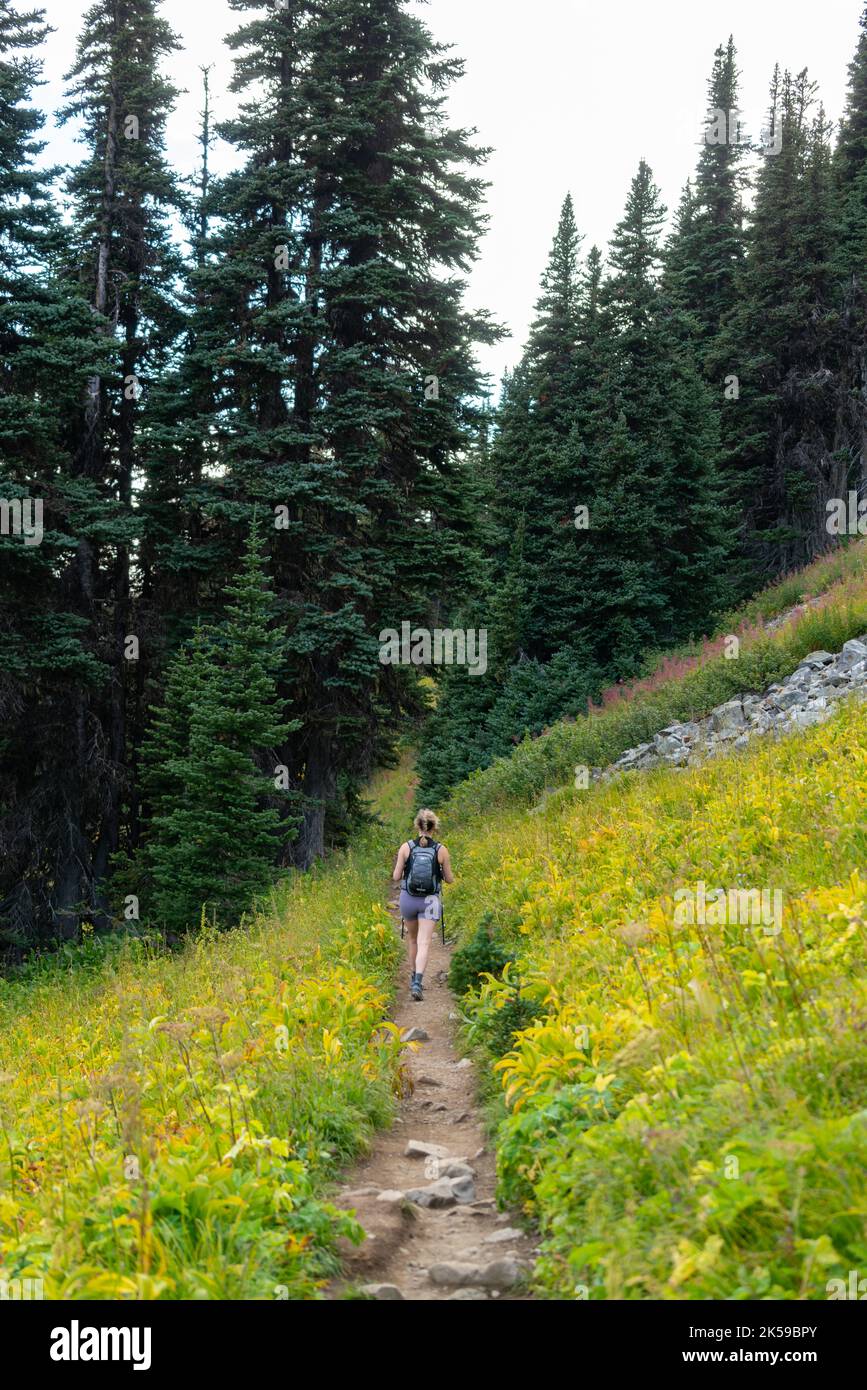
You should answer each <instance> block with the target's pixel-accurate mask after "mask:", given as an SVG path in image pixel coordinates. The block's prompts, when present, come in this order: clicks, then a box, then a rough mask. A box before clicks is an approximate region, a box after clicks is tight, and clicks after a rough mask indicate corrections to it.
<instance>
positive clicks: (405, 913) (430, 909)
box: [400, 888, 442, 922]
mask: <svg viewBox="0 0 867 1390" xmlns="http://www.w3.org/2000/svg"><path fill="white" fill-rule="evenodd" d="M400 915H401V917H403V919H404V921H406V922H414V921H415V920H416V918H417V917H424V918H425V920H426V921H428V922H438V921H439V919H440V917H441V915H442V903H441V902H440V900H439V895H438V894H437V893H431V894H430V896H429V897H427V898H418V897H416V895H415V894H414V893H407V891H406V889H405V888H401V890H400Z"/></svg>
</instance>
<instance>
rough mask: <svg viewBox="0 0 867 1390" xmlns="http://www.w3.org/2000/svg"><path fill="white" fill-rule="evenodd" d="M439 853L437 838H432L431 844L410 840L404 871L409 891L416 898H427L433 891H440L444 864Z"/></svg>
mask: <svg viewBox="0 0 867 1390" xmlns="http://www.w3.org/2000/svg"><path fill="white" fill-rule="evenodd" d="M438 853H439V845H438V843H437V841H436V840H431V842H430V844H429V845H423V844H421V843H420V842H419V841H418V840H410V842H409V856H408V858H407V861H406V869H405V872H404V883H405V884H406V891H407V893H411V894H412V895H413V897H415V898H427V897H430V895H431V893H438V892H439V887H440V883H441V881H442V866H441V865H440V862H439V860H438V859H437V854H438Z"/></svg>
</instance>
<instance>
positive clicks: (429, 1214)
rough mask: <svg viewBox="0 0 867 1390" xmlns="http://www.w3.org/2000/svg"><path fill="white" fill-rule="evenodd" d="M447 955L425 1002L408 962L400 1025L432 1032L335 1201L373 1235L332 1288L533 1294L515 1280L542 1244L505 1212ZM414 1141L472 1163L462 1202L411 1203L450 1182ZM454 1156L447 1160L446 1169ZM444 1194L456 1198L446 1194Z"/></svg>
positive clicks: (439, 951)
mask: <svg viewBox="0 0 867 1390" xmlns="http://www.w3.org/2000/svg"><path fill="white" fill-rule="evenodd" d="M392 911H393V912H394V911H395V908H394V904H392ZM396 922H398V923H399V918H396ZM396 929H397V928H396ZM449 957H450V951H449V949H448V948H444V947H443V945H442V941H441V939H440V937H439V936H435V937H434V940H433V943H432V949H431V955H430V960H429V962H428V966H427V969H426V971H425V977H424V979H425V992H424V993H425V997H424V1000H423V1002H422V1003H415V1002H414V1001H413V1000H411V999H410V997H409V988H408V985H409V968H408V966H407V965H406V964H405V963H403V964H402V965H401V970H400V978H399V990H398V1000H397V1004H396V1008H395V1012H394V1022H395V1023H396V1024H397V1025H398V1026H399V1027H400V1029H401V1030H402V1031H408V1030H409V1029H411V1028H421V1029H423V1030H424V1031H425V1032H426V1033H427V1034H428V1035H429V1036H428V1040H427V1041H424V1042H419V1043H418V1044H417V1046H416V1048H415V1049H413V1048H409V1047H408V1048H407V1050H406V1057H407V1066H408V1071H409V1073H410V1076H411V1079H412V1083H413V1089H412V1093H411V1094H410V1095H408V1096H407V1097H406V1098H405V1099H404V1101H403V1102H402V1104H401V1107H400V1110H399V1113H398V1115H397V1118H396V1120H395V1122H394V1125H393V1127H392V1128H391V1129H390V1130H386V1131H384V1132H382V1133H380V1134H379V1135H378V1136H377V1137H376V1139H375V1141H374V1145H373V1148H372V1150H371V1152H370V1153H369V1154H368V1155H367V1157H366V1158H364V1159H363V1160H362V1161H361V1162H359V1163H358V1164H357V1165H356V1166H355V1167H354V1168H353V1169H352V1170H351V1171H350V1172H349V1173H348V1174H347V1175H346V1177H345V1180H344V1183H343V1185H342V1187H341V1189H340V1191H339V1193H338V1195H337V1197H336V1198H335V1201H336V1203H337V1205H339V1206H342V1207H351V1208H353V1209H354V1210H355V1211H356V1212H357V1215H358V1219H359V1221H360V1222H361V1224H362V1225H363V1226H364V1228H365V1230H366V1231H367V1234H368V1238H367V1240H365V1241H364V1242H363V1243H362V1245H361V1246H360V1247H352V1246H350V1245H349V1244H348V1242H347V1243H345V1244H344V1248H343V1252H342V1253H343V1255H344V1260H345V1267H346V1271H347V1272H346V1277H345V1278H344V1279H343V1280H341V1281H340V1283H339V1284H337V1285H336V1286H335V1287H334V1289H333V1291H332V1292H333V1296H334V1297H340V1294H341V1291H342V1289H343V1288H345V1287H346V1285H347V1284H353V1285H356V1286H358V1285H370V1286H372V1287H371V1289H370V1292H375V1296H376V1297H378V1298H384V1299H385V1298H392V1299H398V1298H400V1297H401V1296H402V1297H403V1298H404V1299H415V1300H419V1299H435V1300H441V1299H469V1298H472V1299H489V1298H500V1299H523V1298H526V1297H527V1294H526V1293H525V1292H522V1290H521V1287H520V1284H518V1285H515V1284H514V1282H513V1281H514V1277H515V1272H516V1265H517V1266H520V1267H522V1268H524V1269H526V1268H527V1267H529V1266H530V1265H531V1264H532V1262H533V1256H534V1254H535V1253H536V1251H535V1243H534V1241H533V1239H532V1238H531V1237H530V1236H528V1235H527V1234H525V1233H523V1232H521V1231H520V1230H518V1229H517V1228H518V1221H517V1218H516V1216H515V1214H514V1213H511V1214H510V1213H505V1212H498V1211H497V1208H496V1205H495V1202H494V1188H495V1164H494V1156H493V1154H492V1153H491V1152H490V1150H489V1148H488V1146H487V1144H486V1139H485V1134H484V1132H483V1129H482V1124H481V1117H480V1114H479V1110H478V1106H477V1104H476V1075H475V1069H474V1067H473V1066H472V1064H471V1063H470V1062H469V1061H468V1060H466V1059H463V1060H462V1059H460V1056H459V1053H458V1052H457V1051H456V1049H455V1044H454V1030H455V1026H456V1025H455V1022H454V1020H453V1019H451V1018H450V1017H449V1015H450V1014H451V1013H453V1012H454V1010H455V1001H454V997H453V995H452V994H451V992H450V991H449V988H448V985H447V983H446V975H447V971H448V966H449ZM410 1140H417V1141H421V1142H422V1143H424V1144H434V1145H440V1146H442V1148H443V1149H444V1150H446V1151H447V1153H448V1156H449V1158H451V1159H453V1160H454V1159H463V1160H466V1162H467V1164H468V1165H469V1166H470V1167H471V1168H472V1169H473V1177H472V1189H469V1188H467V1186H466V1183H467V1175H466V1174H464V1175H462V1181H461V1175H460V1173H459V1175H458V1179H457V1184H458V1190H459V1192H460V1199H459V1200H454V1199H452V1200H451V1201H450V1202H449V1205H446V1206H443V1207H442V1208H431V1207H424V1206H421V1205H418V1204H417V1203H416V1202H414V1201H410V1200H407V1199H406V1198H405V1197H404V1195H403V1194H405V1193H406V1192H409V1191H413V1190H415V1189H423V1188H427V1187H430V1185H431V1184H432V1183H435V1182H436V1183H437V1186H438V1187H442V1185H443V1183H445V1187H446V1188H448V1184H449V1179H448V1178H445V1179H443V1178H440V1179H439V1180H438V1179H437V1169H436V1167H435V1166H434V1165H433V1164H428V1165H427V1169H426V1161H425V1158H424V1157H421V1156H420V1157H408V1156H407V1155H406V1153H405V1150H406V1148H407V1144H408V1143H409V1141H410ZM447 1162H448V1160H447V1159H445V1158H441V1159H440V1160H439V1166H440V1169H442V1168H443V1167H444V1166H445V1165H446V1164H447ZM380 1194H382V1195H380ZM468 1197H472V1200H467V1198H468ZM443 1200H446V1201H448V1200H449V1199H448V1196H447V1194H446V1193H444V1194H443ZM446 1266H448V1267H450V1268H448V1269H446V1268H444V1267H446ZM435 1267H439V1269H438V1270H437V1274H438V1277H440V1278H445V1279H448V1280H449V1281H450V1282H447V1283H438V1282H435V1281H434V1279H433V1278H432V1277H431V1275H430V1274H429V1272H428V1271H429V1270H430V1269H431V1268H435ZM398 1291H399V1292H398Z"/></svg>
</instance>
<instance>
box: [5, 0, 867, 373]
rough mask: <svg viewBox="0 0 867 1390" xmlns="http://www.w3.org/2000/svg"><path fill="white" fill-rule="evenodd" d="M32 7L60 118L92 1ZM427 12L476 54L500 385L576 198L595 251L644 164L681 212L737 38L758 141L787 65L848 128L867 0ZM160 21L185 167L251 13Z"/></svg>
mask: <svg viewBox="0 0 867 1390" xmlns="http://www.w3.org/2000/svg"><path fill="white" fill-rule="evenodd" d="M35 3H39V4H40V6H41V7H42V8H44V9H45V11H46V14H47V18H48V20H49V22H50V23H51V24H52V25H53V26H54V28H55V30H56V32H55V33H54V34H53V35H52V36H51V39H50V40H49V42H48V44H47V45H46V52H45V76H46V78H47V79H48V85H47V86H45V87H43V88H41V89H40V99H41V101H42V102H43V104H44V105H45V107H46V109H48V110H53V109H54V108H55V107H56V106H57V105H58V103H59V101H60V99H61V94H62V90H63V82H62V75H63V73H64V71H65V70H66V69H67V68H68V66H69V65H70V63H71V59H72V55H73V52H74V44H75V36H76V31H77V27H78V23H79V13H80V7H79V5H77V4H74V3H71V0H32V3H31V0H27V3H26V4H25V3H24V0H19V5H20V8H22V9H30V8H32V5H33V4H35ZM415 8H417V9H418V10H419V12H420V13H422V14H423V16H424V18H425V20H426V22H427V24H428V25H429V26H430V28H431V29H432V30H433V32H434V34H435V36H436V37H437V38H438V39H440V40H442V41H445V42H449V43H452V44H454V46H455V49H456V51H457V52H458V53H459V54H460V55H461V56H462V57H463V58H464V59H465V60H466V76H465V77H464V79H463V81H462V82H461V83H460V84H458V86H457V87H456V88H454V89H453V95H452V101H451V110H452V113H453V118H454V120H455V122H456V123H457V124H461V125H467V126H475V127H476V128H477V129H478V132H479V140H480V142H481V143H482V144H485V145H490V146H492V147H493V154H492V156H491V159H490V162H489V164H488V167H487V177H488V178H489V180H490V183H491V188H490V192H489V197H488V211H489V213H490V218H491V221H490V229H489V231H488V234H487V236H486V237H485V239H484V241H483V243H482V246H481V248H480V251H481V255H480V259H479V262H478V264H477V267H476V269H475V271H474V274H473V277H472V281H471V285H470V292H469V300H470V303H472V304H473V305H479V306H485V307H487V308H489V309H490V310H491V311H492V312H493V313H494V314H495V315H496V316H497V317H498V318H499V319H500V320H501V321H502V322H503V323H505V324H506V325H507V326H508V328H509V330H510V332H511V334H512V337H511V338H510V339H506V340H504V342H503V343H502V344H500V345H499V346H498V347H497V348H496V349H493V350H489V351H488V352H486V353H485V354H484V355H483V361H484V364H485V366H486V368H487V369H488V370H489V371H491V372H492V373H493V374H494V375H495V376H499V374H500V372H501V371H502V369H503V368H504V367H505V366H509V365H511V364H512V363H514V361H515V360H516V359H517V357H518V355H519V353H520V348H521V344H522V342H523V340H524V337H525V334H526V330H527V325H528V323H529V321H530V318H531V315H532V310H533V304H534V301H535V299H536V296H537V293H538V280H539V274H540V272H541V270H542V268H543V266H544V263H545V258H546V256H547V252H548V248H549V245H550V241H551V237H552V235H553V230H554V227H555V225H556V220H557V214H558V211H559V207H560V204H561V202H562V200H563V197H564V195H565V193H566V192H567V191H571V193H572V195H573V197H574V199H575V208H576V214H577V218H578V223H579V227H580V229H581V231H582V232H583V233H584V234H585V236H586V241H585V246H584V249H585V250H587V249H589V247H590V245H591V244H592V243H593V242H594V241H596V242H598V243H599V244H600V246H602V247H603V248H604V246H605V244H606V242H607V240H608V237H609V236H610V234H611V230H612V228H613V227H614V225H615V224H616V222H617V221H618V219H619V217H620V215H621V213H622V210H623V203H624V200H625V197H626V192H627V189H628V186H629V181H630V179H631V177H632V175H633V173H634V172H635V168H636V166H637V164H638V161H639V159H640V158H641V157H642V156H643V157H644V158H645V159H647V160H648V162H649V163H650V165H651V167H652V168H653V171H654V174H655V176H656V181H657V183H658V184H659V186H660V188H661V190H662V194H663V197H664V199H665V201H666V203H667V205H668V206H669V208H673V207H674V206H676V203H677V200H678V197H679V195H680V190H681V188H682V186H683V184H684V182H685V180H686V178H687V177H688V176H689V175H690V173H691V171H692V168H693V166H694V163H695V156H696V153H697V146H696V141H697V139H698V138H699V134H700V130H701V124H702V116H703V112H704V109H705V84H706V82H707V78H708V74H709V72H710V68H711V64H712V61H713V52H714V49H715V48H716V47H717V45H718V44H719V43H720V42H723V41H725V39H726V38H727V37H728V35H729V33H732V34H733V35H734V38H735V43H736V45H737V48H738V59H739V65H740V68H741V72H742V86H741V109H742V110H743V112H744V114H745V117H746V121H747V125H748V127H749V129H750V131H751V132H754V133H756V134H757V133H758V131H759V130H760V128H761V126H762V123H763V120H764V115H765V111H766V106H767V91H768V85H769V81H770V76H771V72H772V70H773V66H774V63H775V62H779V63H780V65H781V66H782V67H787V66H788V67H790V68H792V69H793V70H794V71H797V70H799V69H800V68H802V67H804V66H807V67H809V69H810V73H811V75H812V77H813V78H814V79H815V80H817V81H818V83H819V89H820V96H821V98H822V100H823V101H824V103H825V108H826V111H827V113H828V116H829V117H830V118H832V119H834V120H836V119H838V118H839V116H840V114H841V112H842V109H843V103H844V98H845V90H846V77H847V73H846V67H847V64H848V63H849V61H850V60H851V57H852V54H853V52H854V49H855V43H856V40H857V35H858V19H859V16H860V14H861V10H862V8H863V0H823V3H822V4H821V5H819V4H816V3H815V0H725V2H724V3H720V4H709V5H705V4H702V3H701V0H652V2H651V0H430V3H429V4H418V5H417V6H415ZM162 11H163V14H164V15H165V16H166V18H167V19H168V20H169V21H170V22H171V24H172V25H173V26H174V28H175V29H176V31H177V32H178V33H179V34H180V36H181V38H182V40H183V43H184V46H185V49H184V52H182V53H179V54H177V55H175V58H174V60H173V61H172V63H171V77H172V79H173V80H174V82H175V83H176V85H177V86H179V87H184V88H186V89H187V93H186V94H185V95H184V96H183V97H182V98H181V99H180V101H179V103H178V107H177V110H176V112H175V115H174V117H173V119H172V122H171V124H170V127H169V155H170V157H171V159H172V161H173V163H174V164H175V165H176V167H178V168H179V169H181V170H183V171H187V170H192V169H193V168H194V167H195V164H196V159H197V146H196V145H195V143H194V138H193V136H194V132H195V128H196V121H197V114H196V113H197V112H198V110H199V108H200V105H201V103H200V87H199V84H200V74H199V72H198V69H199V66H200V65H202V64H212V65H213V71H212V73H211V83H212V93H213V105H214V108H215V116H216V117H217V118H218V119H219V118H220V117H222V116H225V115H227V114H228V113H229V112H230V110H231V109H232V105H231V98H230V96H229V94H228V93H227V91H226V87H227V82H228V76H229V73H230V68H231V64H230V59H229V56H228V53H227V51H226V50H224V47H223V44H222V38H223V35H224V34H225V33H226V32H228V31H229V30H231V29H233V28H235V27H237V25H238V23H239V16H238V14H237V13H236V12H233V11H232V10H231V9H230V7H229V3H228V0H164V3H163V6H162ZM48 133H49V136H50V139H51V149H50V157H51V159H52V160H54V161H57V162H63V161H65V160H68V159H69V158H75V157H76V155H75V152H74V151H75V147H74V145H73V144H72V132H71V131H70V130H63V131H56V130H54V129H53V127H50V128H49V132H48ZM221 155H222V159H221V158H220V156H221ZM228 155H229V152H228V151H226V150H225V149H224V150H223V151H220V152H217V155H216V158H215V163H216V164H217V165H218V166H219V165H220V163H222V165H223V167H225V163H226V159H227V157H228Z"/></svg>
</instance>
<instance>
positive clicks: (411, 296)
mask: <svg viewBox="0 0 867 1390" xmlns="http://www.w3.org/2000/svg"><path fill="white" fill-rule="evenodd" d="M233 8H234V9H236V10H238V11H241V12H246V11H255V14H254V15H253V16H252V17H250V18H249V20H248V21H247V22H246V23H245V24H243V25H242V27H241V28H240V29H239V30H238V31H237V32H236V33H235V34H234V35H233V36H232V37H231V39H230V43H231V46H232V48H233V49H234V50H235V52H236V55H237V56H236V67H235V78H234V87H235V90H236V91H237V92H239V94H240V95H241V97H242V105H241V108H240V111H239V114H238V116H237V118H236V119H235V120H233V121H230V122H227V123H225V124H224V126H223V127H222V132H223V134H224V136H225V138H227V139H228V140H230V141H231V143H232V144H233V145H234V146H235V147H236V148H237V149H238V150H240V151H241V152H242V153H243V154H244V156H245V159H246V162H245V164H244V166H243V167H242V168H241V169H240V170H239V171H238V172H237V173H236V174H233V175H231V176H229V177H228V178H227V179H225V180H224V181H223V182H222V184H221V186H220V188H219V190H218V191H217V195H216V197H215V201H214V208H215V218H216V225H215V230H214V233H213V236H212V237H211V239H210V242H209V248H208V256H207V260H206V264H205V265H204V267H203V268H202V271H201V273H200V274H199V276H198V277H197V278H198V284H199V286H200V287H201V289H202V291H203V292H204V294H205V295H206V296H207V309H206V312H205V314H204V316H203V321H202V330H201V332H200V334H199V350H200V351H201V352H202V353H204V354H205V355H206V357H207V358H208V360H210V361H211V362H212V363H213V365H214V368H215V392H216V397H217V402H218V413H217V416H216V418H214V417H213V415H211V414H209V415H208V417H207V423H208V427H209V428H210V429H211V430H213V431H215V432H216V433H217V434H218V436H219V437H220V442H221V457H222V460H223V463H224V466H225V470H226V472H225V480H224V487H223V488H222V491H221V496H220V497H219V498H218V501H217V505H218V507H219V509H220V511H221V515H222V517H223V518H224V519H225V521H226V522H228V523H230V524H231V525H232V526H234V527H235V528H238V527H239V526H240V525H241V524H243V523H244V520H245V518H246V517H247V516H248V515H249V512H250V509H251V508H252V507H253V506H254V505H255V504H256V503H258V504H259V505H260V507H262V508H264V509H265V510H266V511H268V512H269V513H271V514H272V515H275V518H276V520H277V523H278V524H277V527H276V529H275V531H274V535H273V555H274V563H275V577H276V586H277V593H278V598H279V602H280V604H281V615H282V620H283V621H284V623H285V625H286V628H287V631H288V634H289V644H288V660H287V666H286V670H285V672H284V677H283V684H282V687H281V688H282V690H283V692H284V693H285V694H286V695H290V694H291V697H292V700H293V704H294V706H295V708H296V709H298V710H299V712H301V713H302V716H303V725H302V727H301V728H300V729H299V730H298V732H297V734H296V735H294V736H293V737H292V738H291V739H290V740H289V741H288V742H287V744H286V746H285V748H284V749H283V751H282V759H283V761H284V762H285V763H286V764H287V765H288V766H289V767H290V768H291V769H292V773H293V777H294V778H296V779H297V784H298V785H299V786H300V788H301V789H302V790H303V793H304V796H305V816H304V822H303V825H302V829H301V834H300V836H299V839H298V844H297V846H296V851H295V852H296V855H297V859H298V862H299V863H301V864H308V863H310V861H311V860H312V859H313V858H314V857H315V856H316V855H317V854H320V853H321V852H322V850H323V848H324V846H325V843H326V835H327V832H326V816H327V814H328V812H329V807H331V806H333V805H334V803H335V801H336V800H337V798H338V788H339V785H340V779H341V775H343V776H344V778H351V776H352V775H353V774H355V775H357V776H359V777H363V776H364V774H365V770H366V768H367V766H368V763H369V757H370V751H371V749H372V748H373V747H374V746H375V731H376V726H377V724H378V722H379V720H380V719H381V718H382V716H383V713H384V711H386V710H388V709H392V710H393V711H397V710H399V709H400V708H401V705H402V703H403V700H404V698H405V692H406V675H405V673H401V672H400V671H394V670H392V669H390V668H387V667H383V666H382V665H381V664H380V663H379V661H378V634H379V632H380V631H381V630H382V629H383V628H386V627H395V626H396V627H399V626H400V623H401V622H402V621H404V620H409V621H415V622H418V621H431V618H432V615H433V614H434V612H435V609H436V605H435V603H433V602H432V600H433V599H434V597H435V598H436V599H438V600H439V602H440V603H441V604H445V605H449V604H452V603H454V602H455V601H456V600H457V597H458V595H459V594H460V592H461V588H462V586H463V584H464V583H465V581H466V579H467V571H468V564H470V565H472V563H473V556H474V553H475V547H474V540H473V537H474V534H475V528H476V524H477V517H476V510H477V509H476V507H475V499H474V493H473V489H472V487H471V486H470V485H469V484H470V481H471V480H470V479H469V477H468V474H467V470H466V468H465V467H464V465H463V463H462V461H461V457H460V451H461V449H462V447H463V445H464V443H465V442H466V439H467V425H468V424H469V423H470V422H471V420H472V408H471V398H472V397H473V396H474V395H476V394H477V393H478V387H479V383H478V378H477V375H476V371H475V367H474V364H473V361H472V356H471V344H472V342H473V341H474V340H477V339H480V338H485V337H490V336H491V330H490V329H489V328H488V326H487V325H486V322H485V321H484V320H483V319H481V318H479V317H478V316H475V317H474V316H472V315H470V314H468V313H467V312H466V311H464V310H463V308H462V307H461V302H460V295H461V288H462V281H461V275H462V274H463V272H464V271H465V269H466V268H467V266H468V265H469V263H470V261H471V259H472V257H473V255H474V248H475V244H476V241H477V239H478V235H479V232H480V229H481V219H480V216H479V212H478V205H479V200H480V196H481V187H482V186H481V184H480V182H479V180H478V178H477V177H475V176H473V175H472V174H467V173H465V172H462V169H464V168H467V167H469V168H470V169H472V167H473V166H474V165H477V164H478V163H479V162H480V160H481V158H482V157H483V152H481V151H479V150H478V149H476V148H475V147H474V146H473V144H472V143H471V139H470V136H469V135H468V133H466V132H463V131H459V130H453V129H451V128H450V127H449V126H448V124H447V123H446V120H445V116H444V111H443V104H444V100H445V93H446V92H447V89H448V87H449V86H450V84H451V82H452V81H453V80H454V79H455V78H456V77H457V76H459V74H460V72H461V64H460V63H459V62H458V61H457V60H455V59H453V58H452V57H450V56H448V55H447V54H446V53H445V51H444V50H443V49H442V48H441V47H440V46H439V45H436V44H434V42H433V40H432V39H431V37H430V35H429V33H428V31H427V30H426V28H425V27H424V25H423V24H421V22H420V21H419V20H418V19H416V18H415V17H413V16H411V15H409V14H408V13H407V10H406V6H405V4H404V3H401V2H400V0H383V3H380V4H378V5H376V6H375V7H371V6H370V5H369V4H366V3H363V0H335V3H332V4H330V5H328V6H327V7H322V6H320V5H316V4H311V3H306V0H290V3H288V4H287V5H285V6H283V7H275V8H273V9H271V10H269V11H268V12H267V13H266V14H264V15H263V14H262V13H261V6H260V5H259V4H258V3H253V0H233ZM203 423H204V422H203ZM278 509H282V510H278Z"/></svg>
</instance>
